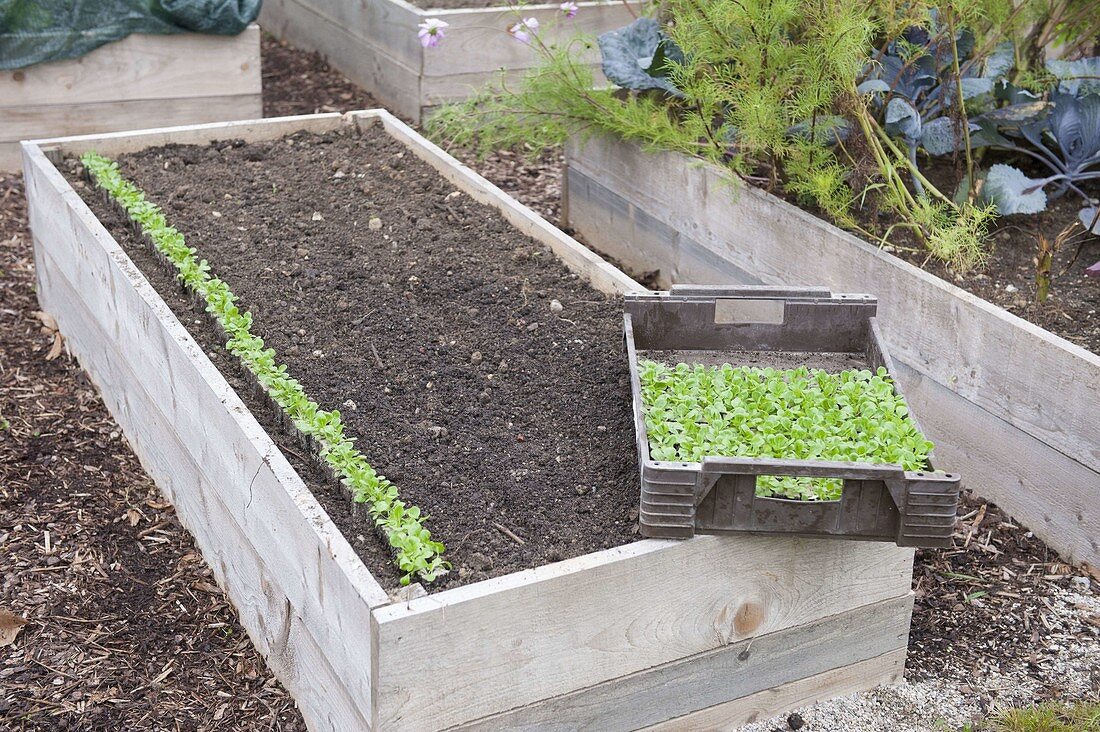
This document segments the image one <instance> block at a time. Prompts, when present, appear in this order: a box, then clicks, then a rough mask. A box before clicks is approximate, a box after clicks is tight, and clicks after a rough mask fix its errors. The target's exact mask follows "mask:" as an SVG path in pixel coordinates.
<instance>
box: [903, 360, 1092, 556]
mask: <svg viewBox="0 0 1100 732" xmlns="http://www.w3.org/2000/svg"><path fill="white" fill-rule="evenodd" d="M896 373H897V376H898V380H899V381H900V382H901V384H902V388H903V389H904V390H905V397H906V399H907V400H908V401H909V403H910V404H911V405H912V407H913V411H914V412H916V413H917V414H919V415H921V424H922V426H923V427H924V428H925V429H926V430H927V434H928V436H929V438H930V439H931V440H932V441H933V442H935V443H936V460H937V462H938V463H940V464H942V465H950V466H951V469H952V470H956V471H958V472H960V473H962V474H963V476H964V478H965V477H966V476H968V475H970V476H973V475H977V474H979V473H980V474H981V480H980V481H974V480H970V481H968V482H969V483H970V487H972V488H974V489H976V490H977V491H978V493H979V494H980V495H982V496H985V497H986V498H989V499H990V500H992V501H995V502H996V503H997V505H998V506H1000V507H1001V508H1002V509H1004V510H1005V511H1006V512H1007V513H1008V514H1009V515H1010V516H1013V517H1015V518H1016V519H1017V520H1018V521H1020V522H1021V523H1023V524H1025V525H1026V526H1027V527H1028V528H1029V529H1031V530H1032V531H1034V532H1035V534H1036V535H1037V536H1040V537H1044V538H1045V537H1048V536H1050V537H1055V538H1054V539H1048V540H1047V543H1049V544H1051V545H1052V546H1055V547H1056V548H1057V549H1058V551H1059V553H1060V554H1061V555H1062V556H1063V557H1065V558H1066V559H1068V560H1069V561H1071V562H1088V563H1089V564H1091V565H1093V566H1100V565H1098V564H1097V558H1098V557H1100V501H1098V500H1097V495H1098V492H1100V471H1096V470H1090V469H1089V468H1087V467H1085V466H1084V465H1081V464H1080V463H1078V462H1076V461H1074V460H1070V459H1069V458H1067V457H1066V456H1065V455H1063V454H1062V453H1060V452H1058V451H1057V450H1055V449H1053V448H1051V447H1049V446H1048V445H1045V444H1043V443H1042V442H1039V441H1038V440H1036V439H1035V438H1033V437H1031V436H1030V435H1028V434H1026V433H1024V432H1021V431H1020V430H1018V429H1016V428H1015V427H1013V426H1012V425H1010V424H1008V423H1007V422H1005V421H1004V420H1002V419H999V418H997V417H994V416H993V415H992V414H990V413H989V412H987V411H985V410H984V409H982V408H981V407H979V406H977V405H975V404H971V403H970V402H968V401H967V400H965V399H963V398H962V397H960V396H958V395H957V394H955V393H954V392H952V391H951V390H950V389H947V388H946V387H944V386H942V385H940V384H937V383H936V382H935V381H933V380H932V379H931V378H929V377H928V376H925V375H924V374H921V373H920V372H919V371H915V370H914V369H912V368H910V367H908V366H905V365H899V366H898V368H897V371H896Z"/></svg>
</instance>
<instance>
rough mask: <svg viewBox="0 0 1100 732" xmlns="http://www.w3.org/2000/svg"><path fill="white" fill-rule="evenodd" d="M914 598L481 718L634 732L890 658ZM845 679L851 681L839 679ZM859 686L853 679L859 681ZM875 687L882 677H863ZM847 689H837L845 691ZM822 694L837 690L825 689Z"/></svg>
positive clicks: (901, 647) (548, 727) (901, 646)
mask: <svg viewBox="0 0 1100 732" xmlns="http://www.w3.org/2000/svg"><path fill="white" fill-rule="evenodd" d="M912 608H913V598H912V597H911V596H909V595H906V596H902V597H897V598H894V599H892V600H885V601H883V602H878V603H874V604H873V605H867V606H863V607H859V608H856V609H854V610H849V611H847V612H843V613H840V614H838V615H832V616H829V617H825V618H821V619H819V620H815V621H813V622H809V623H805V624H803V625H798V626H795V627H793V628H788V629H787V630H782V631H779V632H776V633H766V634H764V635H759V636H756V637H754V638H752V639H751V640H745V641H741V642H739V643H732V644H730V645H727V646H724V647H721V648H718V649H716V650H713V651H708V652H706V653H703V654H700V655H698V656H691V657H689V658H685V659H682V660H679V661H674V662H672V663H669V664H665V665H663V666H657V667H654V668H651V669H647V670H645V671H641V672H638V673H636V674H632V675H629V676H625V677H622V678H619V679H615V680H612V681H608V682H605V683H602V684H597V685H595V686H592V687H589V688H586V689H583V690H581V691H577V692H573V693H571V694H566V695H564V696H560V697H555V698H553V699H548V700H546V701H543V702H539V703H537V704H533V705H531V706H527V707H522V708H520V709H515V710H511V711H509V712H505V713H503V714H499V715H494V716H492V717H488V718H484V719H481V720H478V721H477V722H474V723H471V724H469V725H460V726H459V727H458V729H462V730H468V731H470V732H472V731H473V730H480V731H482V732H489V731H490V730H499V729H531V730H533V729H537V730H540V732H554V731H558V732H572V731H574V730H576V731H577V732H580V731H581V730H591V732H628V731H629V730H635V729H640V728H643V727H647V726H650V725H653V724H660V723H661V722H665V721H668V720H669V719H672V718H675V717H681V716H683V715H686V714H691V713H693V712H696V711H699V710H702V709H707V708H710V707H715V706H718V705H722V704H726V703H728V702H730V701H733V700H739V699H744V698H746V697H751V696H752V695H754V694H756V693H758V692H761V691H765V690H770V689H776V688H780V687H782V686H784V685H786V684H790V683H792V682H796V681H798V680H800V679H803V678H806V677H807V676H811V677H812V676H818V675H819V674H822V673H827V672H830V671H834V670H836V669H838V668H847V667H849V666H852V665H854V664H859V663H861V662H863V661H867V660H871V659H875V658H880V657H881V656H883V655H886V654H890V653H897V652H898V651H900V652H901V654H902V662H903V663H904V654H905V647H906V644H907V642H908V638H909V616H910V613H911V612H912ZM840 678H844V677H840ZM853 681H854V679H853ZM859 682H862V683H863V684H864V686H862V687H860V688H870V687H872V686H875V685H877V683H878V682H879V679H878V678H877V677H875V676H872V677H865V676H864V677H860V678H859ZM844 690H846V687H845V686H844V685H841V688H837V689H836V692H840V691H844ZM817 691H818V693H819V694H820V695H821V696H828V695H832V694H833V693H834V688H833V687H831V686H829V685H821V686H820V687H819V688H818V689H817Z"/></svg>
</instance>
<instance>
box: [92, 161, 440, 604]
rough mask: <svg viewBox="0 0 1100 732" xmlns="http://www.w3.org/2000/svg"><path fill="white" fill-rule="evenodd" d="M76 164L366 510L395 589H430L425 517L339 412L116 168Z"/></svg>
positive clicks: (436, 571)
mask: <svg viewBox="0 0 1100 732" xmlns="http://www.w3.org/2000/svg"><path fill="white" fill-rule="evenodd" d="M80 161H81V162H82V163H83V164H84V167H85V169H87V171H88V172H89V173H90V174H91V175H92V178H93V179H94V180H95V183H96V185H97V186H98V187H100V188H102V189H103V190H105V191H107V193H108V194H110V196H111V197H112V198H113V199H114V201H115V202H116V203H117V204H119V205H120V206H121V207H122V208H123V210H125V211H126V213H127V214H128V215H129V217H130V218H131V219H132V220H133V221H135V222H137V223H138V224H140V225H141V230H142V232H143V233H144V235H145V236H147V237H148V238H149V240H150V241H151V242H152V243H153V246H154V247H156V250H157V251H158V252H160V254H162V255H163V256H164V257H165V258H166V259H167V260H168V261H169V262H171V263H172V264H173V265H174V266H175V268H176V271H177V278H178V279H179V280H180V281H181V282H182V283H183V284H184V285H185V286H186V287H187V289H188V290H190V291H191V292H194V293H196V294H197V295H199V296H200V297H202V299H203V300H204V301H205V302H206V311H207V312H208V313H210V314H211V315H212V316H213V317H214V318H215V319H216V320H217V322H218V323H219V324H220V325H221V327H222V329H223V330H224V331H225V332H226V334H227V335H228V336H229V340H228V342H227V343H226V344H225V347H226V349H227V350H228V351H229V352H230V353H232V354H233V355H234V356H236V357H237V358H239V359H240V361H241V363H242V364H244V365H245V366H246V367H247V368H248V370H249V371H251V372H252V374H253V375H254V376H255V377H256V379H257V381H259V383H260V384H261V385H262V386H263V387H264V389H265V390H266V391H267V393H268V394H270V395H271V398H272V399H273V400H274V401H275V403H276V404H278V405H279V406H280V407H281V408H282V409H283V410H284V411H285V412H286V414H287V415H288V416H289V417H290V418H291V419H292V420H293V421H294V425H295V426H296V427H297V428H298V429H299V430H300V431H302V432H303V433H305V434H307V435H309V436H310V437H312V438H314V439H315V440H316V441H317V443H318V444H319V445H320V446H321V457H322V458H323V459H324V461H325V462H326V463H327V464H328V465H329V467H331V468H332V470H333V471H334V472H335V473H336V474H337V475H338V476H340V479H341V482H343V483H344V485H346V486H347V487H348V489H349V490H350V491H351V494H352V497H353V498H354V500H355V501H357V502H359V503H365V504H367V509H368V511H369V512H370V516H371V518H372V519H373V520H374V522H375V525H376V526H377V527H378V528H379V530H380V531H381V532H382V534H383V535H384V536H385V537H386V539H387V540H388V541H389V544H390V546H391V547H392V548H393V550H394V552H395V555H396V562H397V566H398V567H399V568H400V570H401V571H402V572H403V573H404V576H403V577H402V580H401V581H402V584H408V583H409V582H410V581H411V580H412V578H413V577H416V578H418V579H421V580H424V581H425V582H431V581H433V580H435V579H436V578H437V577H438V576H440V575H441V574H443V573H445V572H446V570H447V568H448V567H449V564H448V563H447V562H446V561H444V559H443V557H442V554H443V551H444V546H443V544H441V543H440V542H438V541H433V540H432V536H431V532H429V531H428V529H426V528H425V527H424V521H425V520H426V519H427V518H428V517H427V516H422V515H421V513H420V509H419V508H418V507H416V506H409V505H407V504H405V503H404V502H403V501H402V500H401V499H400V498H399V497H398V490H397V487H396V486H395V485H393V484H392V483H390V481H388V480H386V478H385V477H384V476H382V475H381V474H379V473H378V472H377V471H376V470H375V469H374V468H373V467H371V465H370V464H369V463H368V462H367V460H366V458H365V457H364V456H363V454H362V453H361V452H359V450H357V449H356V448H355V445H354V440H353V439H352V438H350V437H347V436H345V435H344V424H343V422H342V420H341V418H340V412H339V411H337V410H332V411H326V410H323V409H321V407H320V405H318V404H317V402H314V401H312V400H311V399H310V398H309V396H308V395H307V394H306V392H305V389H304V388H303V387H302V385H301V384H300V383H299V382H298V381H297V380H295V379H294V378H292V377H291V376H290V375H289V374H288V373H287V367H286V364H281V363H279V362H278V360H277V356H276V353H275V351H274V349H271V348H265V346H264V341H263V339H262V338H260V337H259V336H257V335H255V334H254V333H253V332H252V313H250V312H247V311H245V312H242V311H241V310H240V308H239V307H238V305H237V296H236V295H234V294H233V292H232V291H231V290H230V289H229V285H227V284H226V283H225V282H224V281H223V280H221V279H218V278H217V277H215V276H213V275H212V274H211V273H210V265H209V264H208V263H207V261H206V260H205V259H199V258H198V252H197V251H196V250H195V249H194V248H192V247H189V246H187V243H186V242H185V241H184V237H183V234H182V233H180V232H179V231H178V230H176V229H174V228H172V227H171V226H169V225H168V222H167V220H166V218H165V216H164V213H163V212H162V211H161V210H160V208H159V207H158V206H156V205H155V204H153V203H152V202H150V201H147V200H146V199H145V194H144V193H143V192H142V191H141V189H139V188H138V187H137V186H136V185H134V184H133V183H131V182H130V181H128V180H126V178H124V177H123V175H122V173H121V172H119V169H118V163H116V162H114V161H112V160H109V159H108V158H105V157H103V156H101V155H98V154H96V153H95V152H87V153H85V154H84V155H82V156H81V158H80Z"/></svg>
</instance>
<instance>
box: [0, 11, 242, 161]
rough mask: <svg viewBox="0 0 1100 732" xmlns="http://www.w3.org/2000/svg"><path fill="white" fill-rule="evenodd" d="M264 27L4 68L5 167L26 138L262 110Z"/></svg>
mask: <svg viewBox="0 0 1100 732" xmlns="http://www.w3.org/2000/svg"><path fill="white" fill-rule="evenodd" d="M262 111H263V110H262V102H261V97H260V28H259V26H257V25H255V24H253V25H251V26H249V27H248V28H246V29H245V30H244V31H243V32H241V33H240V34H238V35H236V36H214V35H204V34H199V33H181V34H178V35H168V36H159V35H140V34H136V35H132V36H129V37H127V38H124V39H122V40H120V41H116V42H114V43H108V44H107V45H105V46H102V47H101V48H97V49H96V50H94V51H92V52H91V53H89V54H87V55H85V56H82V57H81V58H76V59H70V60H66V61H55V62H52V63H45V64H38V65H36V66H31V67H29V68H26V69H17V70H15V71H4V72H2V73H0V172H4V171H15V170H18V169H19V165H20V156H19V141H20V140H28V139H35V138H42V137H57V136H59V135H81V134H86V133H89V132H104V131H112V130H126V129H135V128H140V127H166V126H168V125H182V124H194V123H197V122H214V121H219V120H228V119H254V118H256V117H259V116H260V115H261V114H262Z"/></svg>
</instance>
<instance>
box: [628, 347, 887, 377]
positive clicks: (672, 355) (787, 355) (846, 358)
mask: <svg viewBox="0 0 1100 732" xmlns="http://www.w3.org/2000/svg"><path fill="white" fill-rule="evenodd" d="M638 359H639V360H641V359H649V360H650V361H657V362H658V363H663V364H665V365H666V366H675V365H677V364H681V363H686V364H693V365H699V366H724V365H726V364H731V365H733V366H745V367H749V368H758V369H763V368H773V369H779V370H782V371H787V370H790V369H797V368H799V367H802V366H804V367H806V368H808V369H821V370H822V371H827V372H828V373H830V374H839V373H840V372H842V371H851V370H852V369H865V368H867V359H866V358H864V357H863V355H862V354H859V353H825V352H818V353H801V352H795V351H638Z"/></svg>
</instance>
